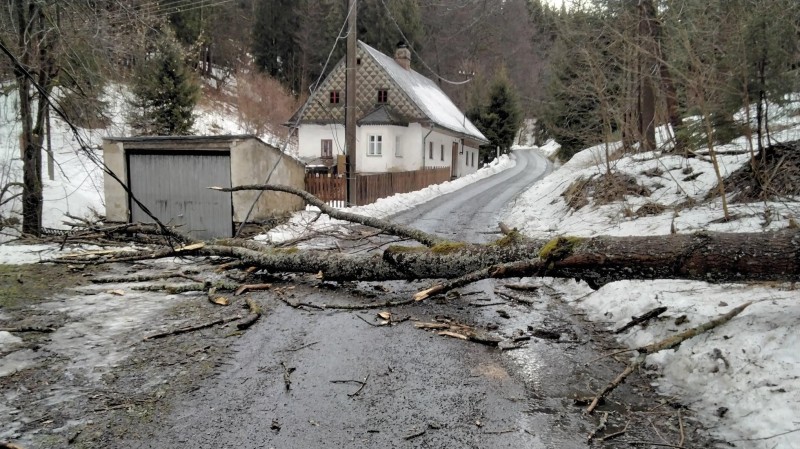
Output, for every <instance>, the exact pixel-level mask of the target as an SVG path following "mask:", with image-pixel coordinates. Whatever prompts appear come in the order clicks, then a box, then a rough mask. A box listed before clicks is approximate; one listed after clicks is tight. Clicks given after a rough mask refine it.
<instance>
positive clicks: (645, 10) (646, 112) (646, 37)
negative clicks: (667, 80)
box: [639, 0, 658, 151]
mask: <svg viewBox="0 0 800 449" xmlns="http://www.w3.org/2000/svg"><path fill="white" fill-rule="evenodd" d="M654 21H655V6H654V5H653V2H652V0H640V1H639V42H640V44H639V45H640V46H641V47H642V48H641V53H640V56H639V58H640V67H639V86H640V87H639V139H640V149H641V150H642V151H652V150H655V148H656V96H655V83H654V78H655V73H654V72H655V70H656V66H657V65H658V62H657V61H656V58H655V52H654V47H655V45H654V43H655V26H654V24H653V22H654Z"/></svg>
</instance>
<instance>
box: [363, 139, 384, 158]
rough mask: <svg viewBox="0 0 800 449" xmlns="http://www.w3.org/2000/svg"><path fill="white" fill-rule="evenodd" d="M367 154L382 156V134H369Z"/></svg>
mask: <svg viewBox="0 0 800 449" xmlns="http://www.w3.org/2000/svg"><path fill="white" fill-rule="evenodd" d="M367 156H373V157H381V156H383V135H381V134H370V135H369V136H368V138H367Z"/></svg>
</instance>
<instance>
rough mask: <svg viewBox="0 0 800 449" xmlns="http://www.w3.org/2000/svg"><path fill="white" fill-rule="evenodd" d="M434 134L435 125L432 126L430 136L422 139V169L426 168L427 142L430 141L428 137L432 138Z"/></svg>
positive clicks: (426, 135) (429, 131)
mask: <svg viewBox="0 0 800 449" xmlns="http://www.w3.org/2000/svg"><path fill="white" fill-rule="evenodd" d="M432 132H433V125H431V129H430V130H428V134H425V137H423V138H422V168H425V143H426V142H425V141H426V140H428V136H430V135H431V133H432Z"/></svg>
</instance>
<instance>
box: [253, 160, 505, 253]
mask: <svg viewBox="0 0 800 449" xmlns="http://www.w3.org/2000/svg"><path fill="white" fill-rule="evenodd" d="M516 163H517V162H516V160H515V159H514V157H513V155H512V156H508V155H502V156H500V157H499V158H497V159H495V160H493V161H492V162H491V163H489V165H487V166H486V167H483V168H481V169H479V170H478V171H476V172H475V173H472V174H470V175H467V176H463V177H461V178H457V179H454V180H452V181H447V182H444V183H442V184H435V185H432V186H428V187H426V188H424V189H422V190H418V191H416V192H409V193H399V194H397V195H393V196H390V197H388V198H381V199H379V200H378V201H376V202H374V203H372V204H367V205H365V206H359V207H353V208H349V209H347V211H348V212H352V213H355V214H359V215H365V216H368V217H375V218H386V217H388V216H390V215H394V214H397V213H399V212H402V211H404V210H408V209H411V208H412V207H414V206H417V205H418V204H422V203H424V202H426V201H430V200H431V199H433V198H436V197H438V196H442V195H446V194H448V193H450V192H454V191H456V190H458V189H460V188H462V187H464V186H466V185H469V184H472V183H474V182H476V181H478V180H481V179H484V178H488V177H489V176H492V175H494V174H495V173H499V172H501V171H503V170H507V169H509V168H511V167H514V166H515V165H516ZM318 215H319V210H318V209H317V208H308V210H305V211H301V212H297V213H295V214H294V215H293V216H292V218H291V219H290V220H289V222H288V223H286V224H284V225H281V226H278V227H276V228H274V229H272V230H270V231H269V232H267V233H266V234H261V235H258V236H256V237H255V239H256V240H260V241H266V242H270V243H280V242H285V241H287V240H291V239H295V238H298V237H300V236H302V235H305V234H307V233H310V232H317V233H331V232H344V226H345V225H346V223H345V222H343V221H340V220H333V219H331V218H330V217H329V216H327V215H323V216H319V217H318Z"/></svg>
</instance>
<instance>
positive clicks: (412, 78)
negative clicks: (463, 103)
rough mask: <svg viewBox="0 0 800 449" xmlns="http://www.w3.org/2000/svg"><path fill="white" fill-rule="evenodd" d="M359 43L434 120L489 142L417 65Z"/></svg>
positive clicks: (449, 128) (466, 134)
mask: <svg viewBox="0 0 800 449" xmlns="http://www.w3.org/2000/svg"><path fill="white" fill-rule="evenodd" d="M358 44H359V45H360V46H361V48H363V49H364V50H366V51H367V52H368V53H369V54H370V56H372V57H373V58H374V59H375V60H376V61H377V62H378V64H380V65H381V67H383V68H384V70H386V73H387V74H388V75H389V76H390V77H391V78H392V80H393V81H394V82H395V83H397V86H398V87H399V88H400V89H401V90H403V91H404V92H405V93H406V94H407V95H408V96H409V98H411V100H412V101H413V102H414V103H415V104H416V105H417V107H419V108H420V110H422V112H423V113H424V114H425V115H426V116H427V117H428V119H429V120H430V121H432V122H433V123H435V124H436V125H439V126H441V127H442V128H445V129H448V130H450V131H453V132H456V133H458V134H462V135H464V136H466V137H471V138H473V139H476V140H479V141H482V142H488V139H487V138H486V137H485V136H484V135H483V134H482V133H481V132H480V131H479V130H478V128H476V127H475V125H473V124H472V122H470V121H469V119H468V118H466V116H465V115H464V113H463V112H461V110H460V109H458V106H456V105H455V104H454V103H453V102H452V101H451V100H450V98H449V97H448V96H447V94H445V93H444V92H443V91H442V89H440V88H439V86H437V85H436V83H434V82H433V81H432V80H431V79H430V78H428V77H426V76H423V75H422V74H420V73H418V72H416V71H415V70H414V69H409V70H406V69H404V68H403V67H402V66H401V65H400V64H398V63H397V61H395V60H394V58H391V57H389V56H387V55H385V54H383V53H381V52H379V51H378V50H376V49H374V48H372V47H370V46H369V45H367V44H365V43H364V42H361V41H358Z"/></svg>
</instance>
